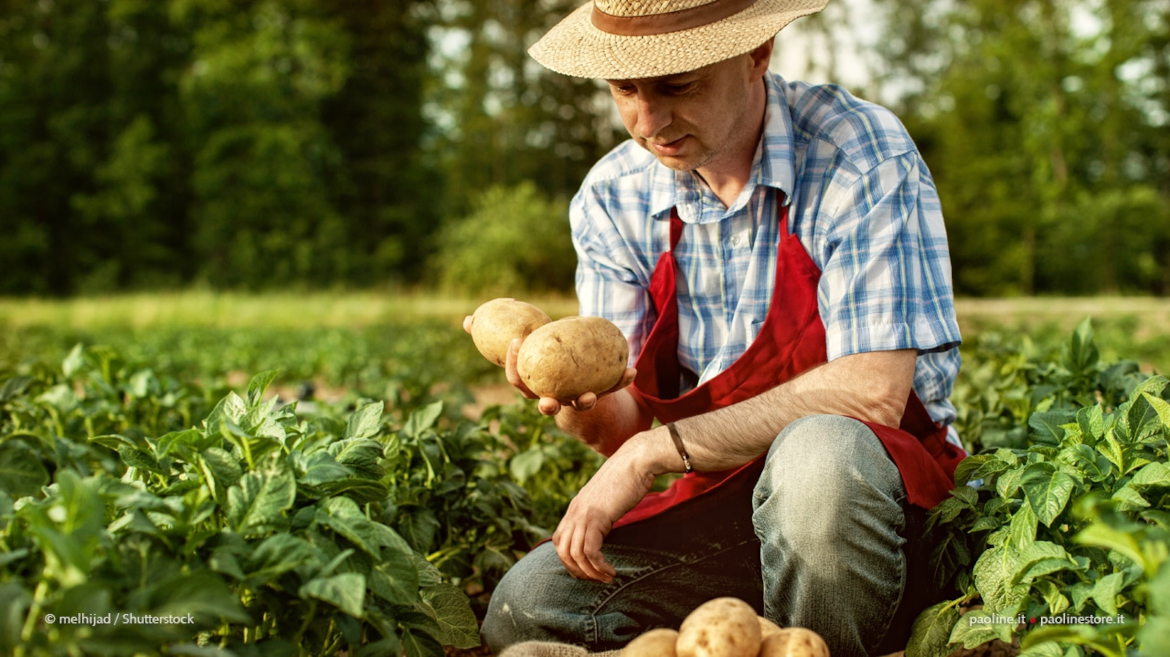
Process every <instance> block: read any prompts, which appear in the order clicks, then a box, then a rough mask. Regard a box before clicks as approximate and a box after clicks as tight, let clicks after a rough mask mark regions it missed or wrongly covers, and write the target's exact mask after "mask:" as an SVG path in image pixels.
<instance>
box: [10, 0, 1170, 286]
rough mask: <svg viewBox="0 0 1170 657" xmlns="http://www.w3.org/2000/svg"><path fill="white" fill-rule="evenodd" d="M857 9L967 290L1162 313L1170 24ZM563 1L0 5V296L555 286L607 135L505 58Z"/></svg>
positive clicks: (1137, 14)
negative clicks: (1146, 299) (1080, 298)
mask: <svg viewBox="0 0 1170 657" xmlns="http://www.w3.org/2000/svg"><path fill="white" fill-rule="evenodd" d="M856 1H857V0H851V1H848V2H837V3H835V4H834V5H832V6H831V7H830V11H827V12H826V13H825V14H824V15H822V16H820V17H818V18H817V19H815V20H811V21H807V25H800V26H799V29H804V30H810V31H815V30H818V29H828V27H829V26H831V24H832V21H834V20H839V19H841V18H842V17H843V16H846V15H847V13H848V11H849V9H850V5H851V4H853V3H855V2H856ZM872 1H873V2H874V3H875V4H874V7H875V8H876V10H877V11H878V13H879V14H880V16H882V18H883V20H882V21H881V23H882V25H884V27H883V34H882V35H881V38H880V39H878V40H876V43H878V44H879V45H878V46H877V47H876V48H874V49H872V50H871V51H868V52H866V53H865V56H866V57H869V58H872V60H873V61H874V62H875V63H876V64H875V66H874V70H875V71H877V75H876V77H875V78H874V80H873V81H872V83H871V84H870V85H869V88H866V89H860V90H855V91H857V92H858V93H859V95H862V96H866V97H873V98H875V99H877V98H879V97H882V98H884V97H888V96H891V94H890V93H889V90H891V89H896V90H898V91H897V93H896V94H893V95H892V97H891V98H890V99H889V100H888V101H887V102H888V104H890V105H891V106H892V108H893V109H894V110H895V111H896V112H897V113H898V114H899V115H900V116H901V117H902V118H903V120H904V122H905V123H906V125H907V127H908V128H909V129H910V131H911V134H913V135H914V137H915V138H916V140H917V141H918V143H919V145H920V147H921V148H922V151H923V155H924V158H925V159H926V162H927V164H928V166H929V167H930V169H931V171H932V173H933V175H934V177H935V180H936V182H937V184H938V186H939V190H940V195H941V197H942V199H943V204H944V212H945V215H946V219H947V225H948V232H949V234H950V236H951V248H952V255H953V258H954V265H955V282H956V287H957V290H958V291H959V292H960V293H961V294H966V295H1001V294H1013V293H1025V294H1032V293H1075V294H1081V293H1100V292H1127V293H1153V294H1166V293H1168V292H1170V211H1168V210H1167V208H1168V207H1170V131H1168V130H1167V125H1166V124H1167V119H1168V118H1170V114H1168V110H1170V84H1168V83H1170V2H1168V1H1167V0H1063V1H1062V0H1010V1H1009V0H953V1H951V2H937V1H936V2H931V1H930V0H872ZM576 4H577V2H576V0H475V1H471V0H0V235H2V238H0V263H3V271H4V275H3V276H0V294H8V295H14V294H15V295H26V294H39V295H67V294H76V293H94V292H106V291H115V290H134V289H172V288H178V287H184V286H189V285H201V286H208V287H212V288H217V289H249V290H250V289H261V290H262V289H272V288H282V287H293V288H300V289H314V288H364V287H375V286H384V285H387V284H396V283H397V284H420V283H421V284H424V285H432V286H433V285H440V284H442V285H446V286H448V287H452V288H456V289H457V288H460V287H464V288H468V287H479V288H486V287H490V286H491V283H492V281H497V282H498V281H501V280H507V281H521V282H524V281H527V282H529V284H530V285H532V286H533V287H536V288H540V287H549V288H563V289H568V288H569V287H571V283H572V279H571V277H572V262H571V261H572V253H571V250H567V246H568V244H567V240H568V236H567V223H566V221H565V216H564V207H565V205H564V200H565V199H566V198H567V197H568V196H569V195H571V194H572V193H573V192H574V191H575V189H576V187H577V186H578V184H579V183H580V181H581V179H582V178H583V177H584V175H585V173H586V172H587V171H588V169H589V167H590V166H591V165H592V164H593V162H595V161H596V160H597V159H598V158H599V157H600V156H601V155H602V154H604V153H605V152H606V151H607V150H608V149H609V148H612V146H613V145H615V144H616V143H617V142H618V141H619V140H620V139H622V138H624V132H623V131H621V129H620V125H618V124H617V123H616V122H615V121H614V120H613V117H612V111H611V109H610V107H609V101H608V100H607V96H606V94H605V92H604V90H602V89H600V88H599V86H598V85H597V84H596V83H595V82H593V81H590V80H579V79H574V78H568V77H564V76H560V75H555V74H551V73H547V72H545V71H544V70H543V69H541V68H540V67H539V65H537V64H535V62H533V61H531V60H530V59H529V58H528V57H527V55H526V54H525V50H526V48H527V46H528V45H530V44H531V43H532V42H533V41H534V40H535V39H536V38H537V37H538V36H539V35H540V34H542V33H543V32H544V31H545V30H546V29H547V28H548V27H550V26H551V25H552V24H553V23H555V21H556V20H558V19H559V18H560V17H562V16H564V15H565V14H567V13H568V12H569V11H570V10H571V9H572V8H573V7H574V6H575V5H576ZM790 29H792V28H790ZM832 54H833V53H825V57H828V58H831V56H832ZM781 72H783V69H782V67H781ZM485 250H492V251H494V252H495V256H496V258H497V259H496V260H492V258H491V256H492V254H491V253H489V254H487V255H486V256H485V254H484V253H483V251H485ZM510 284H513V285H520V284H522V283H510Z"/></svg>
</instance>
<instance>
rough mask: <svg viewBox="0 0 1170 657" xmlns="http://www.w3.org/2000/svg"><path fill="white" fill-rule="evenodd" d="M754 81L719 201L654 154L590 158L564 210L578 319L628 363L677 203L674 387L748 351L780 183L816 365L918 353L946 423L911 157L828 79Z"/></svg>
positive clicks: (936, 279) (935, 409) (942, 331)
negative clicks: (732, 189)
mask: <svg viewBox="0 0 1170 657" xmlns="http://www.w3.org/2000/svg"><path fill="white" fill-rule="evenodd" d="M766 81H767V90H768V94H767V112H766V115H765V119H764V121H765V126H764V134H763V137H762V139H761V142H760V145H759V147H758V148H757V149H756V155H755V161H754V163H753V165H752V171H751V176H750V179H749V180H748V182H747V185H746V186H745V187H744V189H743V191H742V192H741V193H740V195H739V198H737V199H736V201H735V203H734V204H733V205H732V206H731V207H730V208H724V207H723V204H722V203H721V202H720V201H719V199H718V198H717V197H716V196H715V195H714V194H713V193H712V192H711V190H710V189H709V188H707V186H706V185H705V184H704V183H702V182H701V181H700V180H699V179H698V177H697V176H696V175H695V174H694V173H692V172H677V171H673V170H671V169H669V168H667V167H665V166H663V165H661V164H659V163H658V162H657V160H655V158H654V156H653V155H651V154H650V153H649V152H647V151H646V150H644V149H642V148H641V147H639V146H638V145H637V144H636V143H634V142H633V141H626V142H624V143H623V144H621V145H619V146H618V147H617V148H615V149H614V150H613V151H612V152H610V153H609V154H608V155H606V156H605V157H604V158H603V159H602V160H601V161H600V162H598V163H597V165H595V166H594V167H593V170H592V171H590V173H589V175H588V176H587V177H586V178H585V181H584V183H582V186H581V189H580V191H579V192H578V193H577V194H576V196H574V197H573V201H572V203H571V205H570V219H571V223H572V229H573V243H574V246H575V247H576V249H577V255H578V267H577V296H578V299H579V301H580V305H581V310H580V312H581V314H582V315H592V316H601V317H605V318H607V319H609V320H611V321H613V322H614V323H615V324H617V326H618V327H619V328H621V330H622V332H623V333H625V335H626V337H627V338H628V339H629V341H630V347H631V354H632V358H636V357H637V355H638V354H639V353H640V352H641V349H642V345H643V344H644V342H645V339H646V336H647V334H648V333H649V331H650V329H651V327H652V326H653V325H654V321H655V319H656V316H655V311H654V307H653V303H652V301H651V300H650V295H649V292H648V290H649V287H650V277H651V275H652V274H653V273H654V267H655V264H656V263H657V262H658V258H659V256H661V255H662V253H663V252H665V251H666V250H668V248H669V239H670V221H669V219H670V210H671V208H673V207H676V206H677V208H678V213H679V217H680V218H681V219H682V221H683V222H684V223H685V224H686V227H685V229H684V230H683V237H682V240H681V241H680V243H679V245H678V250H677V252H676V254H675V257H676V259H677V261H678V264H679V269H680V271H679V276H680V280H679V284H678V307H679V332H680V335H679V353H678V357H679V362H680V363H681V364H682V366H683V367H684V368H686V369H687V370H690V372H692V373H694V374H695V375H696V376H695V377H692V380H690V381H686V382H684V386H685V387H684V389H686V387H689V386H693V385H696V384H697V383H703V382H705V381H707V380H710V379H711V378H712V377H714V376H715V375H716V374H718V373H719V372H722V371H723V370H724V369H726V368H727V367H728V366H730V365H731V364H732V363H733V362H735V360H736V359H737V358H739V356H740V355H742V354H743V353H744V351H746V350H747V348H748V346H749V345H750V344H751V342H752V340H753V339H755V337H756V335H757V333H758V332H759V328H760V325H761V323H762V322H763V321H764V317H765V315H767V312H768V304H769V301H770V299H771V295H772V287H773V283H774V278H775V271H776V269H775V268H776V257H777V256H776V243H777V239H778V237H779V233H778V230H779V227H778V225H777V221H776V217H777V214H776V210H777V208H776V203H777V199H778V198H781V195H780V194H778V193H777V191H779V192H783V196H782V198H784V203H786V204H788V205H789V208H788V211H789V219H788V221H789V230H790V232H792V233H793V234H795V235H796V236H797V238H798V239H799V240H800V242H801V244H803V245H804V248H805V250H806V251H807V252H808V254H809V255H810V256H811V257H812V260H813V261H814V262H815V263H816V265H817V266H818V267H819V268H820V269H821V271H822V276H821V280H820V283H819V284H818V289H817V296H818V301H819V307H820V314H821V319H822V320H823V322H824V325H825V332H826V337H827V341H828V345H827V347H828V357H829V360H833V359H835V358H840V357H841V356H845V355H849V354H856V353H862V352H869V351H882V350H892V349H917V350H918V352H919V356H918V363H917V368H916V371H915V376H914V389H915V390H916V391H917V392H918V396H919V397H920V398H921V399H922V401H923V403H924V404H925V405H926V408H927V410H928V411H929V412H930V414H931V416H932V417H934V419H935V420H936V421H939V422H942V423H946V424H949V423H950V422H952V421H953V420H954V418H955V410H954V407H953V406H952V405H951V404H950V402H949V401H948V400H947V397H948V396H949V395H950V392H951V388H952V385H953V382H954V378H955V375H956V373H957V372H958V370H959V352H958V349H957V348H956V347H957V346H958V344H959V342H960V336H959V328H958V325H957V323H956V321H955V310H954V303H953V298H952V297H953V293H952V289H951V266H950V256H949V253H948V250H947V239H946V231H945V228H944V226H943V218H942V211H941V207H940V204H939V200H938V195H937V192H936V190H935V187H934V182H933V181H932V179H931V177H930V172H929V171H927V168H926V164H925V163H924V162H923V161H922V159H921V157H920V156H919V154H918V150H917V148H916V147H915V146H914V143H913V141H912V140H911V138H910V136H909V135H908V134H907V133H906V130H905V128H904V127H903V126H902V124H901V122H900V121H899V120H898V119H897V118H896V117H895V116H894V115H893V114H892V113H891V112H889V111H888V110H885V109H883V108H881V107H878V106H876V105H873V104H870V103H867V102H865V101H861V100H859V99H857V98H854V97H853V96H851V95H850V94H849V93H848V92H846V91H844V90H843V89H841V88H839V87H837V86H835V85H824V86H810V85H808V84H805V83H801V82H791V83H790V82H786V81H784V80H783V79H781V78H780V77H779V76H776V75H773V74H768V75H767V76H766ZM951 436H952V440H954V441H956V443H957V437H956V436H955V435H954V431H953V430H952V431H951Z"/></svg>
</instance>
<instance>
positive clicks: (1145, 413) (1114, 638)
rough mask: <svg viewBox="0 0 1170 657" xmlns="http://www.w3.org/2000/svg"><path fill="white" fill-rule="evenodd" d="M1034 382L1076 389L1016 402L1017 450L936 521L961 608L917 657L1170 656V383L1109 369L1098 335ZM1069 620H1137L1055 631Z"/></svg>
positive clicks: (961, 491)
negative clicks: (990, 651) (995, 642)
mask: <svg viewBox="0 0 1170 657" xmlns="http://www.w3.org/2000/svg"><path fill="white" fill-rule="evenodd" d="M1000 371H1001V372H1004V371H1012V367H1011V366H1005V367H1003V368H1001V370H1000ZM1016 371H1019V370H1018V368H1017V369H1016ZM1031 371H1032V372H1036V371H1046V372H1048V377H1049V380H1053V379H1059V380H1063V381H1065V382H1066V387H1063V388H1062V387H1059V386H1049V387H1047V388H1044V389H1039V390H1038V389H1035V388H1032V389H1025V390H1023V391H1022V392H1023V394H1020V395H1016V396H1015V397H1014V399H1016V400H1018V401H1019V402H1020V404H1021V408H1026V409H1027V410H1028V415H1027V416H1026V417H1027V420H1026V424H1022V425H1021V426H1017V427H1012V430H1016V431H1019V432H1020V434H1021V436H1020V438H1019V439H1018V442H1016V443H1015V444H1016V445H1017V446H1011V447H1008V446H1005V447H998V448H988V450H987V451H985V452H983V453H980V454H977V455H975V456H972V457H970V458H968V459H967V460H965V461H964V462H963V463H961V464H960V466H959V469H958V470H957V472H956V474H955V479H956V484H958V487H957V488H956V489H955V490H954V491H953V493H952V497H951V498H950V499H948V500H946V501H944V502H943V503H942V504H940V505H939V506H938V507H936V508H935V509H934V510H933V511H932V513H931V519H930V527H931V530H932V532H933V536H935V537H936V538H937V539H938V541H939V548H938V551H937V552H936V554H935V561H934V563H935V566H936V574H937V579H938V581H939V584H941V585H945V586H949V587H950V588H952V589H953V590H955V591H956V592H957V593H958V596H957V597H955V598H953V599H951V600H948V601H945V602H942V603H939V604H937V605H935V606H933V607H931V608H930V609H928V610H926V611H925V612H923V614H922V615H921V616H920V617H919V619H918V622H917V623H916V625H915V629H914V633H913V637H912V639H911V643H910V646H909V647H908V649H907V655H908V657H922V656H931V657H933V656H942V655H946V654H949V653H950V651H952V650H954V649H955V648H957V647H960V646H962V647H967V648H972V647H975V646H977V645H980V644H983V643H985V642H987V641H990V640H992V639H1000V640H1003V641H1005V642H1011V641H1012V640H1013V638H1020V640H1021V644H1022V647H1023V648H1024V652H1023V653H1022V654H1023V655H1051V656H1053V657H1058V656H1066V655H1084V654H1087V653H1097V654H1102V655H1106V656H1107V657H1125V655H1127V654H1128V651H1130V650H1137V651H1139V653H1140V654H1149V655H1154V654H1161V653H1160V652H1158V651H1157V650H1154V649H1153V648H1152V646H1154V645H1164V643H1165V639H1164V636H1163V635H1162V634H1159V632H1162V631H1164V629H1165V627H1166V617H1165V614H1166V611H1167V606H1166V601H1165V595H1166V594H1165V591H1166V589H1165V588H1164V587H1165V585H1166V582H1167V578H1170V575H1167V574H1166V572H1165V571H1166V568H1165V567H1164V564H1165V562H1166V561H1167V553H1168V545H1170V514H1167V513H1166V511H1165V510H1164V509H1165V508H1166V506H1167V503H1168V502H1170V467H1168V452H1167V438H1168V436H1170V403H1168V402H1167V401H1166V397H1167V395H1168V394H1170V386H1168V384H1170V381H1168V380H1167V379H1166V378H1165V377H1162V376H1154V377H1148V378H1145V377H1143V376H1142V375H1140V374H1139V373H1137V372H1136V369H1135V368H1131V367H1129V366H1128V365H1125V366H1111V367H1106V366H1104V365H1102V364H1100V363H1099V362H1098V358H1097V352H1096V348H1095V346H1094V345H1093V342H1092V331H1091V327H1090V326H1089V324H1088V323H1087V322H1085V323H1083V324H1082V325H1081V326H1080V327H1078V329H1077V331H1076V333H1075V334H1074V336H1073V339H1072V341H1071V343H1070V345H1069V349H1068V350H1067V351H1066V353H1065V355H1064V361H1063V363H1058V364H1049V365H1048V366H1044V367H1035V368H1032V369H1031ZM990 393H991V394H998V392H996V391H995V390H991V391H990ZM971 482H978V484H979V485H978V486H969V485H968V484H969V483H971ZM1159 590H1160V591H1161V593H1159V592H1158V591H1159ZM976 603H981V605H978V604H976ZM964 608H965V611H964ZM1061 614H1072V615H1075V616H1078V617H1081V616H1084V617H1110V618H1117V619H1118V620H1122V619H1121V618H1120V617H1119V615H1121V616H1124V621H1123V622H1117V623H1113V624H1100V625H1096V626H1089V625H1083V624H1070V625H1063V626H1049V627H1042V626H1043V625H1049V624H1050V622H1049V621H1051V619H1052V618H1053V617H1054V616H1059V615H1061ZM1159 628H1161V629H1159Z"/></svg>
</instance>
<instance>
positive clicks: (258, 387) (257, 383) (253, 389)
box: [248, 370, 280, 408]
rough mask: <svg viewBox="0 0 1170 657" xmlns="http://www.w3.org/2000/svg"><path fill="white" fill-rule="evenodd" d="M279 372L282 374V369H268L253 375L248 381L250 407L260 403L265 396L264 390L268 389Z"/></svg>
mask: <svg viewBox="0 0 1170 657" xmlns="http://www.w3.org/2000/svg"><path fill="white" fill-rule="evenodd" d="M278 374H280V370H268V371H266V372H261V373H259V374H257V375H256V376H254V377H252V380H251V381H249V382H248V408H252V407H254V406H256V405H257V404H259V403H260V400H261V399H262V398H263V397H264V391H265V390H268V386H269V385H271V384H272V382H273V381H274V380H276V376H277V375H278Z"/></svg>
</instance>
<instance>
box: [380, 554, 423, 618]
mask: <svg viewBox="0 0 1170 657" xmlns="http://www.w3.org/2000/svg"><path fill="white" fill-rule="evenodd" d="M369 586H370V591H371V592H372V593H373V594H374V595H376V596H378V597H379V598H382V599H383V600H385V601H386V602H389V603H391V604H396V605H404V606H410V605H413V604H414V603H416V602H418V600H419V593H418V588H419V581H418V570H417V569H416V568H415V565H414V561H413V560H412V559H411V558H410V554H398V553H388V554H387V556H386V558H385V559H384V560H383V561H382V562H381V563H379V564H377V565H375V566H374V567H373V568H372V569H370V576H369Z"/></svg>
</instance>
